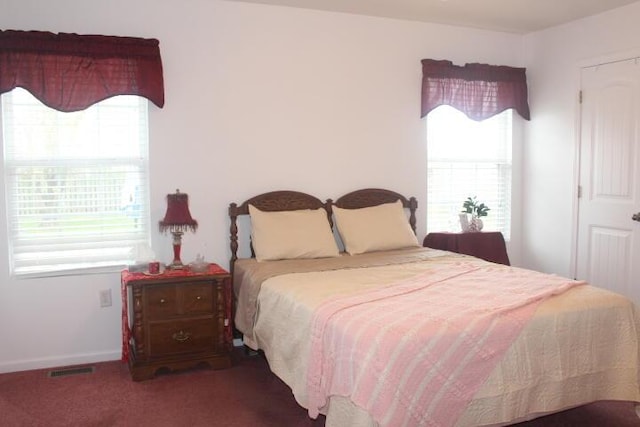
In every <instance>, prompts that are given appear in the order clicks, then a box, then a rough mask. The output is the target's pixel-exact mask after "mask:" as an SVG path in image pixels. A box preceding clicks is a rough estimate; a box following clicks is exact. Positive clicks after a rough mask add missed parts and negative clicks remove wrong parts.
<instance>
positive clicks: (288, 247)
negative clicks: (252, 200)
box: [249, 205, 340, 261]
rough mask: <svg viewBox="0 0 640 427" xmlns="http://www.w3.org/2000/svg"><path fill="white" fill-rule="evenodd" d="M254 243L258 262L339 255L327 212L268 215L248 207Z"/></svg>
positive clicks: (284, 212) (250, 206) (315, 211)
mask: <svg viewBox="0 0 640 427" xmlns="http://www.w3.org/2000/svg"><path fill="white" fill-rule="evenodd" d="M249 214H250V215H251V241H252V243H253V250H254V252H255V254H256V259H257V260H258V261H268V260H278V259H294V258H325V257H335V256H339V255H340V252H339V250H338V245H337V244H336V240H335V238H334V237H333V233H332V232H331V226H330V224H329V221H328V219H327V211H326V210H324V209H322V208H320V209H304V210H297V211H281V212H265V211H261V210H259V209H258V208H256V207H255V206H252V205H249Z"/></svg>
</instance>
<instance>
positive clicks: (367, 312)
mask: <svg viewBox="0 0 640 427" xmlns="http://www.w3.org/2000/svg"><path fill="white" fill-rule="evenodd" d="M416 209H417V202H416V200H415V199H414V198H406V197H404V196H403V195H401V194H399V193H396V192H393V191H390V190H385V189H363V190H358V191H354V192H351V193H348V194H346V195H344V196H342V197H339V198H338V199H336V200H335V201H333V200H331V199H329V200H327V201H324V202H323V201H321V200H320V199H318V198H316V197H314V196H312V195H309V194H305V193H302V192H296V191H274V192H269V193H264V194H261V195H257V196H255V197H252V198H250V199H248V200H246V201H244V202H243V203H240V204H236V203H232V204H231V205H230V206H229V216H230V222H231V227H230V230H231V236H230V247H231V264H230V267H231V270H232V274H233V285H234V294H235V299H236V300H235V303H236V305H235V326H236V328H237V329H238V330H239V331H240V332H241V333H242V334H243V339H244V343H245V345H247V346H248V347H250V348H252V349H254V350H261V351H262V352H264V355H265V357H266V359H267V361H268V363H269V367H270V369H271V370H272V371H273V372H274V373H275V374H276V375H277V376H278V377H279V378H281V379H282V380H283V381H284V382H285V383H286V384H287V385H288V386H289V387H290V388H291V390H292V393H293V395H294V397H295V399H296V401H297V402H298V403H299V404H300V405H301V406H303V407H304V408H306V409H307V410H308V411H309V415H310V416H311V417H312V418H315V417H316V416H317V415H318V414H320V413H321V414H324V415H326V425H327V426H336V427H337V426H355V427H365V426H383V425H385V426H386V425H388V426H396V425H406V426H417V425H425V426H480V425H508V424H513V423H516V422H519V421H524V420H528V419H532V418H535V417H538V416H542V415H545V414H549V413H553V412H558V411H562V410H565V409H568V408H571V407H576V406H581V405H584V404H588V403H591V402H595V401H599V400H621V401H631V402H639V401H640V387H639V379H638V377H639V372H638V366H639V363H638V362H639V349H640V348H639V345H638V343H639V336H638V331H639V329H638V327H639V325H640V323H639V318H638V314H637V312H636V307H635V306H634V305H633V303H631V302H630V301H629V300H628V299H626V298H624V297H622V296H620V295H618V294H614V293H612V292H609V291H606V290H603V289H600V288H596V287H593V286H590V285H588V284H586V283H583V282H577V281H573V280H569V279H566V278H562V277H558V276H554V275H546V274H542V273H538V272H533V271H529V270H524V269H519V268H515V267H509V266H503V265H498V264H493V263H489V262H486V261H483V260H480V259H477V258H474V257H470V256H466V255H460V254H454V253H450V252H445V251H439V250H434V249H429V248H423V247H421V246H420V245H419V244H418V243H417V239H416V237H415V230H416ZM245 216H250V218H251V220H250V226H251V230H250V235H251V238H250V239H248V240H249V243H248V245H249V248H248V250H246V251H245V254H246V256H239V255H238V254H239V250H240V241H241V239H239V224H240V220H239V218H241V217H245ZM245 225H246V227H249V225H248V223H247V222H245ZM283 236H285V237H283ZM613 331H615V333H612V332H613Z"/></svg>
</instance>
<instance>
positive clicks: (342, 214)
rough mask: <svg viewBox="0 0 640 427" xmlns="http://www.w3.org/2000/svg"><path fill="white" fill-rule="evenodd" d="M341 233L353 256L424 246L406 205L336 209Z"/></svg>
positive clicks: (337, 224)
mask: <svg viewBox="0 0 640 427" xmlns="http://www.w3.org/2000/svg"><path fill="white" fill-rule="evenodd" d="M333 213H334V215H335V218H336V226H337V227H338V233H340V238H341V239H342V243H343V244H344V248H345V250H346V251H347V252H348V253H349V254H351V255H356V254H361V253H365V252H372V251H384V250H391V249H400V248H407V247H413V246H420V244H419V243H418V239H417V238H416V235H415V234H414V233H413V230H412V229H411V226H410V225H409V221H408V220H407V217H406V215H405V213H404V209H403V207H402V202H401V201H400V200H398V201H396V202H395V203H384V204H382V205H378V206H372V207H369V208H361V209H342V208H339V207H336V206H334V207H333Z"/></svg>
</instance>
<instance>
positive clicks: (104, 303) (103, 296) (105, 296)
mask: <svg viewBox="0 0 640 427" xmlns="http://www.w3.org/2000/svg"><path fill="white" fill-rule="evenodd" d="M100 307H111V289H104V290H102V291H100Z"/></svg>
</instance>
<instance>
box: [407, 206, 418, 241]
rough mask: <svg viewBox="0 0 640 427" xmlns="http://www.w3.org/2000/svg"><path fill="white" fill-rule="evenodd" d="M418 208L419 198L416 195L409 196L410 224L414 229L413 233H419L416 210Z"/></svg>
mask: <svg viewBox="0 0 640 427" xmlns="http://www.w3.org/2000/svg"><path fill="white" fill-rule="evenodd" d="M417 209H418V200H416V198H415V197H410V198H409V225H411V229H412V230H413V234H417V233H418V231H417V229H416V210H417Z"/></svg>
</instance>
